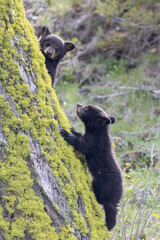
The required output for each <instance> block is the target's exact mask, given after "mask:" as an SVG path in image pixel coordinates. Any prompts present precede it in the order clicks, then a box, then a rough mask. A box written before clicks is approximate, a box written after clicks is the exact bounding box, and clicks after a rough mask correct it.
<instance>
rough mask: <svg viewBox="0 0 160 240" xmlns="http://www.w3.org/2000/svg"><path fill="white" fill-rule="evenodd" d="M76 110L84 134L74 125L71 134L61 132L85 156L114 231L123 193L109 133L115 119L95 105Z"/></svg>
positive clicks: (99, 198) (94, 188) (81, 106)
mask: <svg viewBox="0 0 160 240" xmlns="http://www.w3.org/2000/svg"><path fill="white" fill-rule="evenodd" d="M76 111H77V115H78V117H79V118H80V119H81V121H82V122H83V124H84V126H85V134H84V135H82V134H81V133H79V132H77V131H76V130H75V129H73V128H71V131H72V134H71V133H68V132H67V131H66V130H64V129H61V135H62V136H63V138H64V139H65V140H66V141H67V142H68V143H69V144H71V145H72V146H73V147H74V148H75V150H77V151H79V152H80V153H82V154H84V155H85V157H86V160H87V164H88V168H89V171H90V172H91V174H92V177H93V180H92V186H93V190H94V193H95V196H96V199H97V201H98V203H100V204H102V205H103V206H104V210H105V215H106V225H107V228H108V230H111V229H112V228H113V227H114V226H115V224H116V216H117V206H118V203H119V201H120V199H121V196H122V192H123V182H122V173H121V170H120V167H119V165H118V163H117V161H116V160H115V158H114V155H113V151H112V144H111V140H110V136H109V132H108V125H109V124H113V123H114V122H115V118H114V117H112V116H110V115H108V114H107V113H105V112H104V111H103V110H102V109H101V108H100V107H97V106H93V105H88V106H83V105H80V104H77V108H76Z"/></svg>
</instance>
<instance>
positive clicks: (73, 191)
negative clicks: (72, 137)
mask: <svg viewBox="0 0 160 240" xmlns="http://www.w3.org/2000/svg"><path fill="white" fill-rule="evenodd" d="M0 29H1V34H0V239H9V240H10V239H16V240H17V239H28V240H30V239H37V240H45V239H46V240H50V239H51V240H53V239H54V240H56V239H70V240H72V239H73V240H75V239H84V240H85V239H87V240H88V239H93V240H96V239H97V240H101V239H102V240H103V239H106V238H107V229H106V227H105V226H104V217H103V214H102V211H101V210H100V207H99V205H98V204H97V202H96V200H95V196H94V194H93V192H92V187H91V179H90V176H89V173H88V171H87V169H86V168H85V166H84V165H83V164H82V163H81V161H80V158H79V157H78V156H77V154H75V153H74V152H73V148H72V147H71V146H69V145H67V143H66V142H65V141H64V140H63V139H62V137H61V135H60V133H59V127H60V126H62V127H63V128H65V129H66V130H69V124H68V120H67V118H66V116H65V115H64V113H63V111H62V109H61V107H60V106H59V103H58V100H57V97H56V94H55V92H54V90H53V89H52V88H51V79H50V77H49V75H48V73H47V70H46V67H45V63H44V57H43V55H42V54H41V52H40V51H39V44H38V41H37V39H36V37H35V36H34V30H33V29H32V27H31V26H30V24H29V22H28V21H27V20H26V18H25V13H24V8H23V6H22V2H21V0H5V1H3V0H2V1H1V2H0Z"/></svg>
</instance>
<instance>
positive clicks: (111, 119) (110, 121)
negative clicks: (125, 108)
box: [102, 115, 116, 125]
mask: <svg viewBox="0 0 160 240" xmlns="http://www.w3.org/2000/svg"><path fill="white" fill-rule="evenodd" d="M115 121H116V119H115V118H114V117H112V116H110V115H108V116H104V117H103V120H102V123H103V125H109V124H113V123H115Z"/></svg>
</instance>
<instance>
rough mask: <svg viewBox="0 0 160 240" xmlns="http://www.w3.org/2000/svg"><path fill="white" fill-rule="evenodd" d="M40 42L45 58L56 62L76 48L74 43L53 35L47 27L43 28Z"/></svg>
mask: <svg viewBox="0 0 160 240" xmlns="http://www.w3.org/2000/svg"><path fill="white" fill-rule="evenodd" d="M39 42H40V47H41V50H42V52H43V54H44V55H45V57H47V58H49V59H51V60H55V61H59V60H60V59H62V58H63V57H64V55H66V53H67V52H68V51H71V50H73V49H74V48H75V45H74V44H73V43H72V42H67V41H63V40H62V39H61V38H60V37H58V36H56V35H54V34H52V33H51V32H50V31H49V29H48V28H47V27H43V28H42V32H41V35H40V37H39Z"/></svg>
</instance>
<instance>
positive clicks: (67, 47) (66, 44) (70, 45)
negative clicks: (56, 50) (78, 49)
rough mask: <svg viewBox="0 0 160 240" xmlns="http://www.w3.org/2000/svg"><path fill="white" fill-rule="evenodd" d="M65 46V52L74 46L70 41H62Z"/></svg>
mask: <svg viewBox="0 0 160 240" xmlns="http://www.w3.org/2000/svg"><path fill="white" fill-rule="evenodd" d="M64 44H65V46H66V52H69V51H72V50H73V49H74V48H75V45H74V44H73V43H72V42H67V41H65V42H64Z"/></svg>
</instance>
